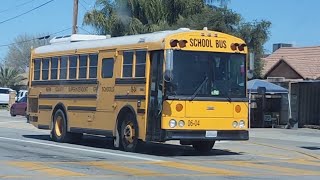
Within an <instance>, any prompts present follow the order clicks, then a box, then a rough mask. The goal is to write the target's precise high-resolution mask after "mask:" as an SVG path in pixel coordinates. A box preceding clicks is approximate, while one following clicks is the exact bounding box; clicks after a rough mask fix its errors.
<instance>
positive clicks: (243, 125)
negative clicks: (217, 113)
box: [239, 120, 246, 129]
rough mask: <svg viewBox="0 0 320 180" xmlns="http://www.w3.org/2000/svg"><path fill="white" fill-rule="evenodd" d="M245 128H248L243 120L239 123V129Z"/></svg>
mask: <svg viewBox="0 0 320 180" xmlns="http://www.w3.org/2000/svg"><path fill="white" fill-rule="evenodd" d="M245 126H246V123H245V122H244V120H241V121H240V122H239V127H240V128H241V129H242V128H245Z"/></svg>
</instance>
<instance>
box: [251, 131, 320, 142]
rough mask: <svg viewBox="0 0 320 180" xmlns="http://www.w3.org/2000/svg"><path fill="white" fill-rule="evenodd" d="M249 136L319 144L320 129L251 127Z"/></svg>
mask: <svg viewBox="0 0 320 180" xmlns="http://www.w3.org/2000/svg"><path fill="white" fill-rule="evenodd" d="M249 136H250V138H263V139H277V140H285V141H300V142H310V143H319V144H320V130H317V129H308V128H300V129H273V128H252V129H250V132H249Z"/></svg>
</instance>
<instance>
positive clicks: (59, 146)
mask: <svg viewBox="0 0 320 180" xmlns="http://www.w3.org/2000/svg"><path fill="white" fill-rule="evenodd" d="M0 139H2V140H7V141H16V142H23V143H30V144H38V145H43V146H50V147H57V148H62V149H71V150H77V151H84V152H91V153H98V154H106V155H111V156H118V157H126V158H131V159H139V160H145V161H152V162H162V160H158V159H153V158H146V157H139V156H137V155H129V154H118V153H112V152H105V151H97V150H92V149H84V148H76V147H68V146H62V145H57V144H49V143H42V142H37V141H28V140H23V139H14V138H7V137H0Z"/></svg>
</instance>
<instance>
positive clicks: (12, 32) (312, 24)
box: [0, 0, 320, 60]
mask: <svg viewBox="0 0 320 180" xmlns="http://www.w3.org/2000/svg"><path fill="white" fill-rule="evenodd" d="M47 1H48V0H15V1H13V0H1V6H0V22H1V21H3V20H6V19H8V18H11V17H14V16H16V15H18V14H21V13H23V12H26V11H28V10H30V9H32V8H34V7H36V6H39V5H40V4H43V3H45V2H47ZM26 2H30V3H28V4H26V5H23V6H20V7H16V6H17V5H21V4H23V3H26ZM79 2H80V5H79V20H78V23H79V26H81V25H82V18H83V15H84V13H85V12H86V10H88V9H91V8H92V7H93V5H94V2H95V0H79ZM228 6H229V8H231V9H232V10H234V11H235V12H238V13H240V14H241V15H242V16H243V17H244V20H246V21H253V20H261V19H265V20H269V21H271V22H272V27H271V36H270V39H269V41H268V42H267V43H266V44H265V49H266V50H268V51H269V52H271V50H272V44H273V43H278V42H283V43H292V44H294V46H298V47H301V46H313V45H320V20H319V19H318V17H320V14H319V13H318V11H319V7H320V1H319V0H308V1H304V3H303V1H301V0H268V1H263V0H260V1H259V0H230V3H229V5H228ZM72 8H73V0H55V1H53V2H51V3H49V4H47V5H46V6H43V7H41V8H39V9H37V10H35V11H33V12H31V13H28V14H26V15H23V16H21V17H19V18H17V19H14V20H11V21H8V22H5V23H2V24H0V46H1V45H4V44H9V43H12V42H13V39H14V38H15V37H16V36H18V35H19V34H24V33H28V34H39V33H48V34H51V33H54V32H58V31H61V30H63V29H67V28H70V27H71V26H72V11H73V9H72ZM6 9H9V10H8V11H4V10H6ZM3 11H4V12H3ZM83 28H84V29H86V30H87V31H92V29H91V28H90V27H83ZM79 32H80V33H86V32H85V31H84V30H82V29H79ZM70 33H71V29H70V30H68V31H65V32H63V33H60V34H59V35H62V34H70ZM6 51H7V48H5V47H0V60H1V59H2V57H3V56H4V55H5V54H6Z"/></svg>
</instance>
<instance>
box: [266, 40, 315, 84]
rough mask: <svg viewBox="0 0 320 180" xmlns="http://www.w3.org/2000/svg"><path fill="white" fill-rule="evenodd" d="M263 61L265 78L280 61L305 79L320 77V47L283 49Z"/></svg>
mask: <svg viewBox="0 0 320 180" xmlns="http://www.w3.org/2000/svg"><path fill="white" fill-rule="evenodd" d="M263 60H264V63H265V65H264V69H263V71H262V75H263V76H265V75H266V74H267V73H268V72H270V71H271V70H272V69H273V67H275V66H276V65H277V64H278V63H279V62H280V60H283V61H285V62H286V63H287V64H288V65H289V66H291V67H292V68H293V69H294V70H295V71H296V72H297V73H298V74H300V75H301V76H302V77H303V78H304V79H317V78H319V77H320V46H313V47H300V48H298V47H283V48H280V49H278V50H276V51H275V52H274V53H273V54H271V55H269V56H268V57H266V58H263Z"/></svg>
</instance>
